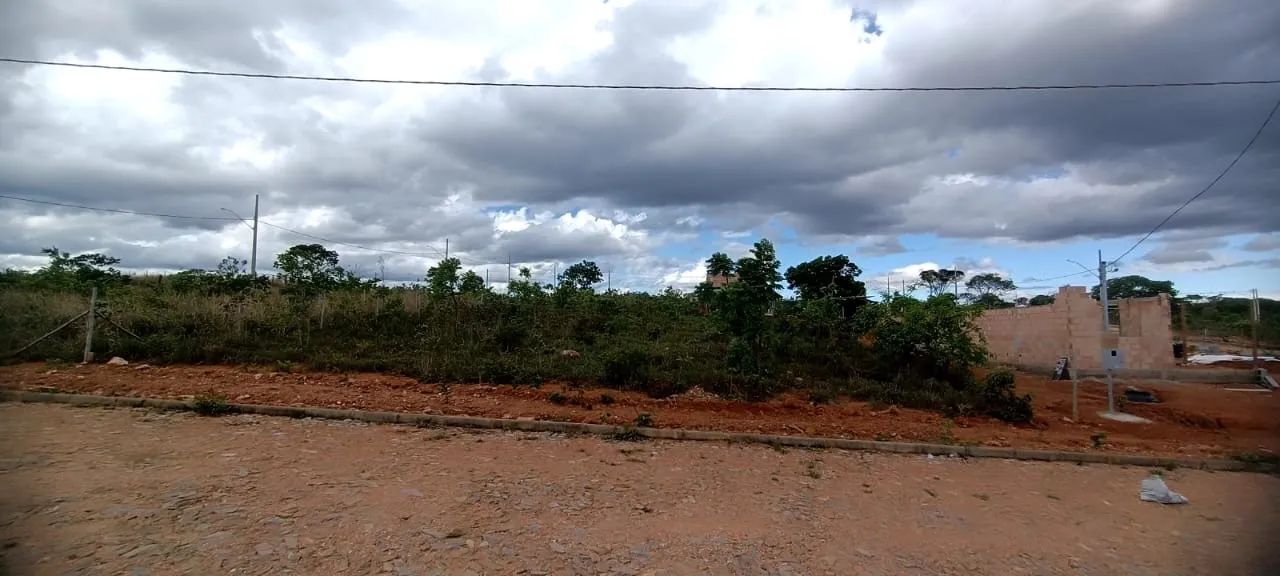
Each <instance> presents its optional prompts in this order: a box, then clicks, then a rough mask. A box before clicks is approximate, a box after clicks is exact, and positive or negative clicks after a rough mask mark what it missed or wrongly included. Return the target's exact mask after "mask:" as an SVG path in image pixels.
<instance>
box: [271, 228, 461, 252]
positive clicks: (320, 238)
mask: <svg viewBox="0 0 1280 576" xmlns="http://www.w3.org/2000/svg"><path fill="white" fill-rule="evenodd" d="M258 222H259V223H260V224H263V225H265V226H270V227H272V228H275V229H276V230H282V231H284V232H288V233H290V234H296V235H298V236H302V237H304V238H310V239H312V240H319V241H321V242H328V243H330V244H337V245H339V246H346V247H348V248H358V249H360V250H368V251H370V252H384V253H386V254H400V255H402V256H421V257H424V258H443V257H444V253H442V252H440V251H439V250H435V249H434V248H432V250H433V251H434V252H432V253H427V252H406V251H403V250H388V249H385V248H373V247H371V246H361V245H360V244H352V243H350V242H343V241H341V240H334V239H332V238H324V237H322V236H316V235H315V234H308V233H306V232H299V231H297V230H293V229H291V228H285V227H284V226H280V225H278V224H272V223H270V222H267V221H266V220H259V221H258Z"/></svg>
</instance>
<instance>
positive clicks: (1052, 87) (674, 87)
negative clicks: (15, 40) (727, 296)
mask: <svg viewBox="0 0 1280 576" xmlns="http://www.w3.org/2000/svg"><path fill="white" fill-rule="evenodd" d="M0 62H7V63H11V64H31V65H39V66H61V67H66V68H92V69H97V70H125V71H130V72H159V73H163V74H183V75H188V76H222V77H233V78H255V79H270V80H308V81H315V82H345V83H355V84H415V85H429V86H480V87H491V88H568V89H582V90H663V91H717V92H1018V91H1032V90H1047V91H1056V90H1110V89H1126V88H1190V87H1205V86H1254V85H1266V84H1280V79H1249V80H1216V81H1206V82H1117V83H1104V84H1018V85H996V86H902V87H892V86H870V87H856V86H699V85H689V84H575V83H543V82H486V81H478V80H399V79H388V78H358V77H350V76H308V75H301V74H268V73H263V72H227V71H222V70H198V69H191V68H155V67H144V66H118V65H109V64H84V63H79V62H62V61H56V60H34V59H28V58H0Z"/></svg>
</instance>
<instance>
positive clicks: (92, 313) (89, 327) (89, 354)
mask: <svg viewBox="0 0 1280 576" xmlns="http://www.w3.org/2000/svg"><path fill="white" fill-rule="evenodd" d="M97 317H98V287H97V286H93V287H91V288H89V315H88V316H85V320H84V363H85V364H88V363H90V362H93V321H94V320H95V319H96V318H97Z"/></svg>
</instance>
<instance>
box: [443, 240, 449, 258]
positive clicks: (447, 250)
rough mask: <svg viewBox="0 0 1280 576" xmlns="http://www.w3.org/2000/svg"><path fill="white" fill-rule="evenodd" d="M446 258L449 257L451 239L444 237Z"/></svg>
mask: <svg viewBox="0 0 1280 576" xmlns="http://www.w3.org/2000/svg"><path fill="white" fill-rule="evenodd" d="M444 259H445V260H448V259H449V239H448V238H445V239H444Z"/></svg>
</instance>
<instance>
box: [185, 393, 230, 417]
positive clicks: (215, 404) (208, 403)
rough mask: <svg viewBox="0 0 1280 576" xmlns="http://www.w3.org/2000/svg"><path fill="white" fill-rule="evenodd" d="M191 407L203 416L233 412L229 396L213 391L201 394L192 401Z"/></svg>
mask: <svg viewBox="0 0 1280 576" xmlns="http://www.w3.org/2000/svg"><path fill="white" fill-rule="evenodd" d="M191 409H192V410H193V411H195V413H196V414H199V415H201V416H221V415H223V414H229V413H230V412H231V405H230V404H228V403H227V397H226V396H223V395H221V394H216V393H213V392H209V393H205V394H200V395H197V396H196V397H195V400H193V401H192V402H191Z"/></svg>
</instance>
